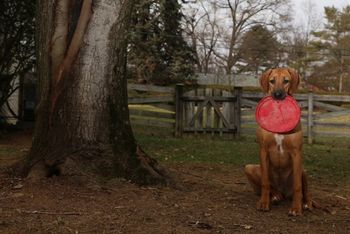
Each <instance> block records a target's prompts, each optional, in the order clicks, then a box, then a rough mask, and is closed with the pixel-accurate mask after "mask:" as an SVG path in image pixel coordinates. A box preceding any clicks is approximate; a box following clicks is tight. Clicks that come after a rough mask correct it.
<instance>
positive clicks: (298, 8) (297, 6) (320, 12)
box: [291, 0, 350, 22]
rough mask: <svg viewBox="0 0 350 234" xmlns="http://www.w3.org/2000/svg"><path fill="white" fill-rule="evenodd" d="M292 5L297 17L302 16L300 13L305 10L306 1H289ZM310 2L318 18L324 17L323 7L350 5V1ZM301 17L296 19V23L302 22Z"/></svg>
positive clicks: (316, 0)
mask: <svg viewBox="0 0 350 234" xmlns="http://www.w3.org/2000/svg"><path fill="white" fill-rule="evenodd" d="M291 1H292V2H293V4H294V9H295V11H296V14H297V15H303V14H302V11H303V8H305V3H306V2H307V1H308V0H291ZM311 2H312V3H313V4H314V5H315V9H317V14H318V15H319V16H320V18H323V17H324V14H323V12H324V7H325V6H335V7H337V8H341V7H344V6H346V5H350V0H311ZM302 20H303V19H302V17H296V21H297V22H298V21H302Z"/></svg>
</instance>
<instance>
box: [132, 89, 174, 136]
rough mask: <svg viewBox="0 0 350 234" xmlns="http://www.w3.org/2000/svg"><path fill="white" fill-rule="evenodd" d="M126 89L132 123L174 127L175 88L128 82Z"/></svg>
mask: <svg viewBox="0 0 350 234" xmlns="http://www.w3.org/2000/svg"><path fill="white" fill-rule="evenodd" d="M128 91H129V100H128V101H129V112H130V120H131V122H132V124H135V125H142V126H152V127H161V128H169V129H172V130H173V129H175V98H174V95H175V88H173V87H160V86H155V85H139V84H128ZM132 92H134V93H132ZM130 93H131V95H130ZM135 96H136V97H135ZM139 96H142V97H139Z"/></svg>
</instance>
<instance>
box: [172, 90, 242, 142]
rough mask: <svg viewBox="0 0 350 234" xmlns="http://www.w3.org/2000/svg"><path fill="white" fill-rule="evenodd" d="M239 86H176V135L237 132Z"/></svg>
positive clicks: (239, 122)
mask: <svg viewBox="0 0 350 234" xmlns="http://www.w3.org/2000/svg"><path fill="white" fill-rule="evenodd" d="M241 96H242V88H240V87H235V88H234V89H233V90H229V91H227V90H224V89H220V88H207V87H201V86H197V87H195V88H193V87H192V88H190V87H185V86H184V85H182V84H179V85H177V86H176V90H175V101H176V122H175V135H176V136H182V135H183V134H184V133H192V134H211V135H220V136H223V135H229V136H232V137H237V136H240V129H241V127H240V126H241V118H240V115H241V113H240V111H241Z"/></svg>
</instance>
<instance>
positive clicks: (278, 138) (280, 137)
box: [273, 133, 284, 154]
mask: <svg viewBox="0 0 350 234" xmlns="http://www.w3.org/2000/svg"><path fill="white" fill-rule="evenodd" d="M273 136H274V139H275V143H276V149H277V152H278V153H280V154H283V153H284V149H283V140H284V135H281V134H277V133H275V134H274V135H273Z"/></svg>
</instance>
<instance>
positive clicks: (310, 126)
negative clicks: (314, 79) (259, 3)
mask: <svg viewBox="0 0 350 234" xmlns="http://www.w3.org/2000/svg"><path fill="white" fill-rule="evenodd" d="M307 104H308V105H307V106H308V108H307V143H308V144H312V142H313V139H312V132H313V119H312V117H313V112H314V94H313V93H312V92H309V94H308V96H307Z"/></svg>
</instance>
